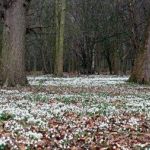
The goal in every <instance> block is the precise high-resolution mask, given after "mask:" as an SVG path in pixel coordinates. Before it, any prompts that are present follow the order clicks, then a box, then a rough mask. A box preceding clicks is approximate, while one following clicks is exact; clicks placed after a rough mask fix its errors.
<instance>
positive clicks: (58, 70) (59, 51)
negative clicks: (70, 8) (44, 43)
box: [54, 0, 66, 76]
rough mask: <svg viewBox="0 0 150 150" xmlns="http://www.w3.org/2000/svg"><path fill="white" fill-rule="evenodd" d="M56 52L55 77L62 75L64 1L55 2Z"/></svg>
mask: <svg viewBox="0 0 150 150" xmlns="http://www.w3.org/2000/svg"><path fill="white" fill-rule="evenodd" d="M55 9H56V12H55V13H56V52H55V67H54V68H55V71H54V73H55V75H56V76H62V75H63V51H64V29H65V10H66V0H61V2H60V1H59V0H56V8H55Z"/></svg>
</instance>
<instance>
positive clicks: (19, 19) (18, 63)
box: [1, 0, 27, 86]
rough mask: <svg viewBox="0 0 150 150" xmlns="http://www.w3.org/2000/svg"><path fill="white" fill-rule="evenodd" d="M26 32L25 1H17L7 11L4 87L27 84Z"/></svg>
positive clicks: (4, 30)
mask: <svg viewBox="0 0 150 150" xmlns="http://www.w3.org/2000/svg"><path fill="white" fill-rule="evenodd" d="M25 32H26V22H25V7H24V0H16V1H14V2H13V3H12V4H11V6H9V7H8V8H7V9H6V14H5V21H4V29H3V48H2V71H1V76H2V85H3V86H16V85H25V84H27V79H26V75H25V61H24V56H25Z"/></svg>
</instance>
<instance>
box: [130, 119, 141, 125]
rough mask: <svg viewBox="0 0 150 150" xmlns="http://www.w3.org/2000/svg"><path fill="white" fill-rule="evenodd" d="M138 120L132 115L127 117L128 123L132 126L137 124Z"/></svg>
mask: <svg viewBox="0 0 150 150" xmlns="http://www.w3.org/2000/svg"><path fill="white" fill-rule="evenodd" d="M138 121H139V119H137V118H134V117H132V118H130V119H129V124H130V125H132V126H134V125H139V123H138Z"/></svg>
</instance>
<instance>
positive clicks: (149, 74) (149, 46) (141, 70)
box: [129, 24, 150, 84]
mask: <svg viewBox="0 0 150 150" xmlns="http://www.w3.org/2000/svg"><path fill="white" fill-rule="evenodd" d="M129 81H131V82H135V83H140V84H150V24H149V27H148V30H147V34H146V36H145V45H144V48H143V50H141V51H140V53H139V55H138V56H137V59H136V60H135V64H134V67H133V71H132V74H131V77H130V79H129Z"/></svg>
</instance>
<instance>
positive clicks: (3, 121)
mask: <svg viewBox="0 0 150 150" xmlns="http://www.w3.org/2000/svg"><path fill="white" fill-rule="evenodd" d="M127 79H128V77H126V76H123V77H119V76H108V75H97V76H96V75H93V76H81V77H68V78H54V77H52V76H51V75H48V76H36V77H34V76H29V77H28V80H29V83H30V85H31V86H28V87H22V88H19V87H18V88H15V89H14V88H2V89H0V150H5V149H6V150H7V149H14V150H17V149H20V150H25V149H27V150H34V149H35V150H57V149H58V150H59V149H60V150H63V149H64V150H66V149H68V150H84V149H85V150H86V149H89V150H107V149H109V150H113V149H114V150H130V149H131V150H133V149H135V150H140V149H145V150H146V149H147V150H148V149H150V86H146V85H145V86H144V85H137V84H130V83H127V82H126V80H127Z"/></svg>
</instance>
